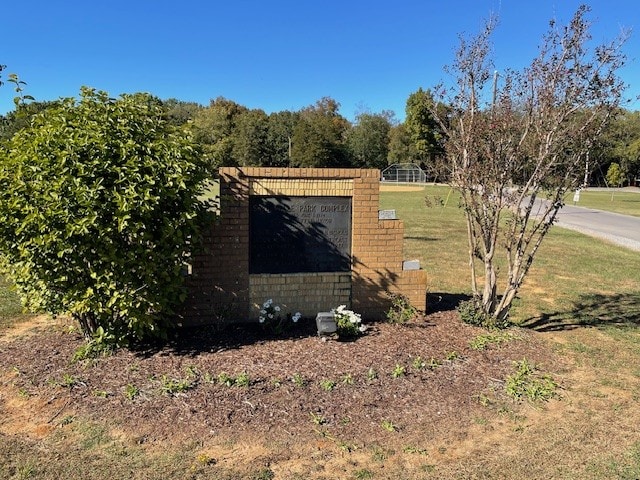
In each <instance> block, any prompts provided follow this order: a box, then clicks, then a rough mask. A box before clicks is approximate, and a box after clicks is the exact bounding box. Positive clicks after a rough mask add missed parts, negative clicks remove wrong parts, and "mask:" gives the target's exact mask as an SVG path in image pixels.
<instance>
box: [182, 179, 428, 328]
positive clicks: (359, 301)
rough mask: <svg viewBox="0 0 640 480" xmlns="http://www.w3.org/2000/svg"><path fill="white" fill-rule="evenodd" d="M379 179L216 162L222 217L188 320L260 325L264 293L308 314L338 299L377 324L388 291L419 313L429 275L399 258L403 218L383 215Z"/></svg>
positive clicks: (199, 263)
mask: <svg viewBox="0 0 640 480" xmlns="http://www.w3.org/2000/svg"><path fill="white" fill-rule="evenodd" d="M379 178H380V173H379V171H378V170H364V169H343V168H340V169H332V168H328V169H324V168H275V167H270V168H269V167H247V168H235V167H225V168H221V169H220V216H219V217H218V219H217V220H216V222H215V224H214V225H213V226H212V228H211V230H210V231H209V232H208V235H207V236H206V237H205V246H204V247H205V248H204V250H203V252H201V253H199V254H196V255H194V257H193V261H192V265H191V272H190V275H189V277H188V279H187V284H188V286H189V292H190V296H189V300H188V302H187V308H186V310H185V314H184V315H185V318H184V320H185V322H184V323H185V324H188V325H198V324H216V323H223V322H224V323H226V322H237V321H257V318H258V316H259V310H260V308H261V305H262V304H263V302H264V301H265V300H267V299H273V301H274V302H275V303H277V304H279V305H281V306H282V307H283V309H285V310H286V311H287V312H291V313H293V312H301V313H302V316H303V317H313V318H315V316H316V314H317V313H318V312H323V311H328V310H330V309H331V308H334V307H336V306H338V305H343V304H344V305H347V306H348V307H350V308H351V309H352V310H354V311H356V312H358V313H360V314H361V315H362V318H363V319H365V320H380V319H383V318H384V317H385V314H386V312H387V311H388V309H389V306H390V303H391V302H390V297H389V294H401V295H404V296H406V297H407V298H408V299H409V301H410V302H411V304H412V305H413V306H414V307H416V308H417V309H418V310H425V308H426V273H425V272H424V270H420V269H419V268H416V267H417V265H415V263H416V262H403V258H402V241H403V224H402V221H400V220H397V219H395V216H394V215H380V214H379ZM385 213H388V212H385ZM383 217H384V218H383ZM387 217H392V218H387ZM403 265H404V266H405V268H406V267H407V266H409V268H411V269H403Z"/></svg>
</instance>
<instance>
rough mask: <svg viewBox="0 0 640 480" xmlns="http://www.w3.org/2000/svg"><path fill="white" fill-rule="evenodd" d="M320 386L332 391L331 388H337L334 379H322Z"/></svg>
mask: <svg viewBox="0 0 640 480" xmlns="http://www.w3.org/2000/svg"><path fill="white" fill-rule="evenodd" d="M320 388H322V389H323V390H324V391H326V392H330V391H331V390H333V389H334V388H336V382H334V381H333V380H321V381H320Z"/></svg>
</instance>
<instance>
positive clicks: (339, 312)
mask: <svg viewBox="0 0 640 480" xmlns="http://www.w3.org/2000/svg"><path fill="white" fill-rule="evenodd" d="M331 311H332V312H333V315H334V318H335V320H336V327H337V333H338V336H339V337H343V338H353V337H358V336H360V335H362V334H363V333H364V332H365V331H366V330H367V327H365V326H364V325H363V324H362V318H361V317H360V314H359V313H355V312H354V311H352V310H347V306H346V305H340V306H338V307H336V308H334V309H332V310H331Z"/></svg>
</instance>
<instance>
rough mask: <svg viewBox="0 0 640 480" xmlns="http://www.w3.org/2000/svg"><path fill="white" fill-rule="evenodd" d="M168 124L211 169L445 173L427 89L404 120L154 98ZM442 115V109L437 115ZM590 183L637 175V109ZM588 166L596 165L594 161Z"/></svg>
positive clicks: (598, 151) (38, 106) (13, 128)
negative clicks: (186, 135) (407, 167)
mask: <svg viewBox="0 0 640 480" xmlns="http://www.w3.org/2000/svg"><path fill="white" fill-rule="evenodd" d="M58 104H59V101H57V100H56V101H49V102H23V103H20V104H19V105H18V106H17V107H16V109H15V110H13V111H11V112H9V113H7V114H6V115H4V116H0V141H2V142H6V141H8V140H9V139H10V138H11V137H12V136H13V135H14V134H15V133H16V132H17V131H19V130H20V129H22V128H24V127H26V126H28V124H29V121H30V119H31V117H32V116H33V115H34V114H36V113H39V112H42V111H44V110H46V109H47V108H52V107H55V106H56V105H58ZM161 104H162V105H163V106H164V109H165V111H166V115H167V119H168V122H169V123H170V124H173V125H174V126H177V127H183V126H185V127H188V128H190V129H191V130H192V132H193V136H194V140H195V142H196V143H197V144H198V146H199V147H200V148H201V151H202V155H203V156H204V159H205V161H206V163H207V165H208V166H209V169H210V170H211V171H213V172H215V170H216V169H217V168H218V167H221V166H272V167H353V168H378V169H381V170H382V169H384V168H386V167H387V166H388V165H390V164H393V163H405V162H412V163H417V164H419V165H420V166H421V167H422V168H423V169H424V170H425V172H426V173H427V177H428V178H429V179H430V180H438V179H442V180H446V178H444V177H443V175H446V174H445V173H443V171H442V169H441V168H439V167H440V164H441V162H440V161H439V160H441V159H442V158H443V156H444V143H445V138H444V134H443V132H442V128H441V126H440V125H438V123H437V122H436V121H435V120H434V116H433V115H432V112H433V108H440V109H442V110H446V107H445V106H438V105H435V104H434V99H433V96H432V94H431V92H430V91H429V90H423V89H422V88H419V89H418V90H417V91H416V92H413V93H411V94H410V95H409V97H408V98H407V102H406V109H405V120H404V121H403V122H398V121H397V120H396V118H395V115H394V112H392V111H388V110H386V111H382V112H380V113H372V112H362V113H359V114H358V115H357V116H356V119H355V121H354V122H350V121H349V120H347V119H346V118H345V117H344V116H342V115H341V114H340V104H339V103H338V102H337V101H336V100H334V99H332V98H330V97H324V98H321V99H320V100H318V101H317V102H316V103H315V104H313V105H310V106H308V107H306V108H303V109H302V110H299V111H288V110H285V111H280V112H274V113H271V114H267V113H265V112H264V111H263V110H261V109H250V108H247V107H245V106H243V105H240V104H239V103H236V102H234V101H233V100H230V99H227V98H224V97H218V98H216V99H214V100H211V102H210V103H209V105H207V106H204V105H201V104H198V103H195V102H187V101H182V100H178V99H168V100H164V101H161ZM444 116H446V115H444ZM590 156H591V163H592V165H591V169H592V170H593V172H592V175H591V179H590V183H591V184H599V185H602V184H604V183H605V181H606V178H607V176H606V173H607V171H608V169H609V168H610V166H611V165H612V164H616V165H617V167H618V168H619V170H620V172H621V176H622V185H635V184H637V183H638V181H639V179H640V112H638V111H630V110H626V109H620V110H619V111H618V112H617V114H616V115H614V117H613V119H612V121H611V123H610V125H609V126H608V127H607V129H606V130H605V131H604V134H603V135H602V136H601V137H600V141H599V143H598V144H597V145H594V147H593V149H592V152H590ZM594 166H595V169H593V167H594Z"/></svg>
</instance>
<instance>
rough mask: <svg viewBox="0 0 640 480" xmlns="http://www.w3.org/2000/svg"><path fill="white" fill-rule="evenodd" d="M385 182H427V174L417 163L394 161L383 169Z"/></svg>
mask: <svg viewBox="0 0 640 480" xmlns="http://www.w3.org/2000/svg"><path fill="white" fill-rule="evenodd" d="M381 175H382V181H383V182H398V183H425V182H426V181H427V175H426V173H424V171H423V170H422V169H421V168H420V166H419V165H417V164H415V163H394V164H393V165H389V166H388V167H387V168H385V169H384V170H383V171H382V174H381Z"/></svg>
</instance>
